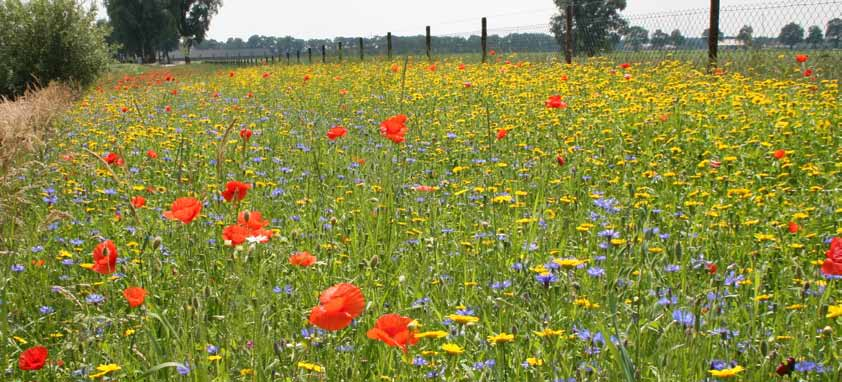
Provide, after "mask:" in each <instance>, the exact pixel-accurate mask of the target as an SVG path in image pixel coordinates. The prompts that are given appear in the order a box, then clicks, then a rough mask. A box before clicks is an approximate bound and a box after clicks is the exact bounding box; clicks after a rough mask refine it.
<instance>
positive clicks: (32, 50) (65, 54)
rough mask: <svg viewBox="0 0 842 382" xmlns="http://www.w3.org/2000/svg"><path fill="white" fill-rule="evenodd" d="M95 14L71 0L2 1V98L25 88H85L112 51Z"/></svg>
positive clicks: (106, 65)
mask: <svg viewBox="0 0 842 382" xmlns="http://www.w3.org/2000/svg"><path fill="white" fill-rule="evenodd" d="M107 32H108V31H107V30H106V29H105V27H102V26H99V25H97V23H96V10H95V9H93V8H91V9H86V8H85V7H83V6H82V5H81V4H80V3H77V2H76V1H75V0H27V1H21V0H0V95H2V96H6V97H14V96H16V95H20V94H22V93H23V91H24V89H26V87H27V85H30V84H36V83H40V84H43V85H46V84H48V83H49V82H51V81H56V80H57V81H62V82H70V83H78V84H81V85H87V84H89V83H91V82H93V80H95V79H96V77H97V76H98V75H99V74H100V73H102V72H103V71H105V70H107V69H108V64H109V62H110V61H111V52H110V48H109V46H108V44H107V43H106V42H105V36H106V35H107Z"/></svg>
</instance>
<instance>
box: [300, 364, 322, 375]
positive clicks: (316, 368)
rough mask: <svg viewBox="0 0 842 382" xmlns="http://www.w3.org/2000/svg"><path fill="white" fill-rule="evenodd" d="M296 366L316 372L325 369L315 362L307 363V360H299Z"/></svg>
mask: <svg viewBox="0 0 842 382" xmlns="http://www.w3.org/2000/svg"><path fill="white" fill-rule="evenodd" d="M298 368H300V369H304V370H309V371H315V372H316V373H321V372H323V371H324V370H325V369H324V368H323V367H321V366H319V365H317V364H315V363H307V362H299V363H298Z"/></svg>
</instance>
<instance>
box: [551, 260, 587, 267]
mask: <svg viewBox="0 0 842 382" xmlns="http://www.w3.org/2000/svg"><path fill="white" fill-rule="evenodd" d="M553 262H554V263H556V264H558V265H560V266H561V267H562V268H576V267H578V266H580V265H582V264H585V263H587V262H588V261H587V260H579V259H555V260H553Z"/></svg>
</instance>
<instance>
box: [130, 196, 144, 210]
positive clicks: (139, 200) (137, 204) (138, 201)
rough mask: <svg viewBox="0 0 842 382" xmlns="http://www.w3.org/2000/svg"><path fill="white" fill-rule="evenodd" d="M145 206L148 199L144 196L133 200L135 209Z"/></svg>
mask: <svg viewBox="0 0 842 382" xmlns="http://www.w3.org/2000/svg"><path fill="white" fill-rule="evenodd" d="M145 204H146V198H144V197H142V196H135V197H134V198H132V207H134V208H140V207H143V206H144V205H145Z"/></svg>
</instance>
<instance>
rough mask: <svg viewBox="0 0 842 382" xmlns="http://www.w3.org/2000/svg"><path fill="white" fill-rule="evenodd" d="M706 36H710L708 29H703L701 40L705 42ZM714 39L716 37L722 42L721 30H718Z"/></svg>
mask: <svg viewBox="0 0 842 382" xmlns="http://www.w3.org/2000/svg"><path fill="white" fill-rule="evenodd" d="M708 36H710V28H705V30H704V31H703V32H702V39H704V40H705V41H707V40H708ZM716 37H717V40H719V41H722V40H724V39H725V33H722V30H721V29H720V30H719V34H718V35H716Z"/></svg>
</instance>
